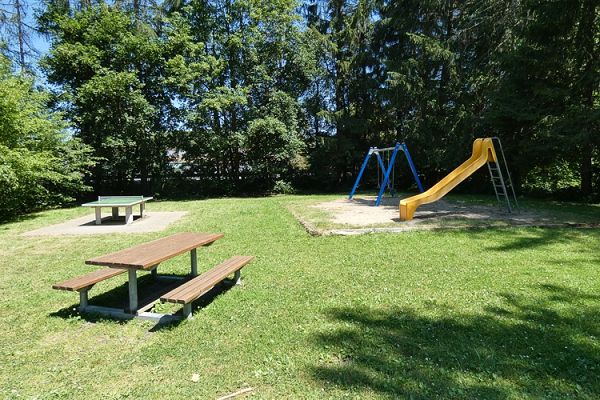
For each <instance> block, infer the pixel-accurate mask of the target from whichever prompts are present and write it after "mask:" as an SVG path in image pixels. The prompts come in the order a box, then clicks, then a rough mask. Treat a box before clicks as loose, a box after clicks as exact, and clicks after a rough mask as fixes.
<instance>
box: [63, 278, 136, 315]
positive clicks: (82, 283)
mask: <svg viewBox="0 0 600 400" xmlns="http://www.w3.org/2000/svg"><path fill="white" fill-rule="evenodd" d="M125 272H127V270H126V269H118V268H105V269H99V270H97V271H93V272H90V273H89V274H85V275H83V276H79V277H77V278H72V279H68V280H66V281H64V282H61V283H57V284H56V285H52V289H56V290H68V291H71V292H79V300H80V302H79V308H80V309H84V308H85V307H87V305H88V290H90V289H91V288H92V286H94V285H95V284H96V283H98V282H102V281H104V280H106V279H109V278H112V277H114V276H117V275H121V274H124V273H125Z"/></svg>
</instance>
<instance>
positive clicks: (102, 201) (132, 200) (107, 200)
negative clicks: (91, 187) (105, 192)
mask: <svg viewBox="0 0 600 400" xmlns="http://www.w3.org/2000/svg"><path fill="white" fill-rule="evenodd" d="M150 200H152V197H144V196H99V197H98V200H96V201H90V202H89V203H84V204H82V206H83V207H119V206H120V207H128V206H134V205H136V204H139V203H143V202H146V201H150Z"/></svg>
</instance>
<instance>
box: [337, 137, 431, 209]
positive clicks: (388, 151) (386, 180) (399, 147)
mask: <svg viewBox="0 0 600 400" xmlns="http://www.w3.org/2000/svg"><path fill="white" fill-rule="evenodd" d="M399 151H402V152H403V153H404V155H405V156H406V160H407V161H408V166H409V167H410V170H411V171H412V174H413V176H414V178H415V182H416V183H417V186H418V188H419V191H420V192H421V193H423V186H422V185H421V180H420V179H419V175H418V174H417V169H416V168H415V164H414V163H413V161H412V158H411V156H410V153H409V152H408V147H406V144H404V143H396V145H395V146H394V147H384V148H382V149H380V148H378V147H370V148H369V152H368V153H367V156H366V157H365V160H364V161H363V163H362V166H361V167H360V172H359V173H358V176H357V177H356V182H354V186H353V187H352V191H351V192H350V195H349V196H348V199H350V200H352V196H354V193H355V192H356V189H357V188H358V184H359V183H360V179H361V178H362V176H363V173H364V172H365V169H366V168H367V164H368V163H369V158H371V155H373V154H375V156H376V157H377V164H378V169H377V182H378V184H379V194H378V195H377V200H376V201H375V206H376V207H377V206H379V204H380V203H381V198H382V197H383V192H385V189H386V187H387V188H388V189H389V190H390V193H391V195H392V196H394V194H395V193H394V163H395V162H396V156H397V155H398V152H399ZM382 155H383V157H382ZM384 157H385V158H386V161H385V162H384V160H383V158H384ZM380 177H381V178H382V179H380ZM390 178H391V179H390Z"/></svg>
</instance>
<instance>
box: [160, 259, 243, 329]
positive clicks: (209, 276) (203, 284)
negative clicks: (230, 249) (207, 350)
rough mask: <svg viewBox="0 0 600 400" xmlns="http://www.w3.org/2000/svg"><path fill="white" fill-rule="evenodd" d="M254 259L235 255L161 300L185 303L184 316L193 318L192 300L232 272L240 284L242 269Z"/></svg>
mask: <svg viewBox="0 0 600 400" xmlns="http://www.w3.org/2000/svg"><path fill="white" fill-rule="evenodd" d="M253 259H254V257H252V256H233V257H231V258H230V259H228V260H226V261H223V262H222V263H221V264H219V265H217V266H216V267H214V268H212V269H211V270H209V271H207V272H205V273H203V274H202V275H200V276H197V277H195V278H194V279H192V280H190V281H188V282H186V283H184V284H183V285H181V286H179V287H177V288H175V289H173V290H171V291H170V292H169V293H167V294H165V295H163V296H161V298H160V300H161V301H162V302H163V303H165V302H169V303H178V304H183V317H184V318H191V316H192V301H194V300H196V299H197V298H198V297H200V296H202V295H203V294H205V293H206V292H208V291H209V290H211V289H212V288H213V287H215V285H217V284H218V283H220V282H222V281H223V280H225V278H227V276H229V275H231V274H235V276H234V282H235V284H238V283H239V282H240V269H242V268H243V267H244V266H245V265H246V264H248V263H249V262H250V261H252V260H253Z"/></svg>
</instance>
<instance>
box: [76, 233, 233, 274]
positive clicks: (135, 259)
mask: <svg viewBox="0 0 600 400" xmlns="http://www.w3.org/2000/svg"><path fill="white" fill-rule="evenodd" d="M222 237H223V234H222V233H196V232H181V233H176V234H174V235H170V236H167V237H164V238H161V239H157V240H153V241H151V242H147V243H142V244H139V245H137V246H133V247H129V248H127V249H124V250H120V251H117V252H115V253H110V254H106V255H103V256H100V257H95V258H92V259H90V260H87V261H86V262H85V263H86V264H89V265H102V266H106V267H111V268H134V269H144V270H149V269H151V268H152V267H154V266H155V265H157V264H160V263H161V262H163V261H165V260H168V259H169V258H172V257H175V256H177V255H179V254H182V253H185V252H188V251H190V250H193V249H195V248H197V247H200V246H206V245H209V244H211V243H213V242H214V241H216V240H218V239H221V238H222Z"/></svg>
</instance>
